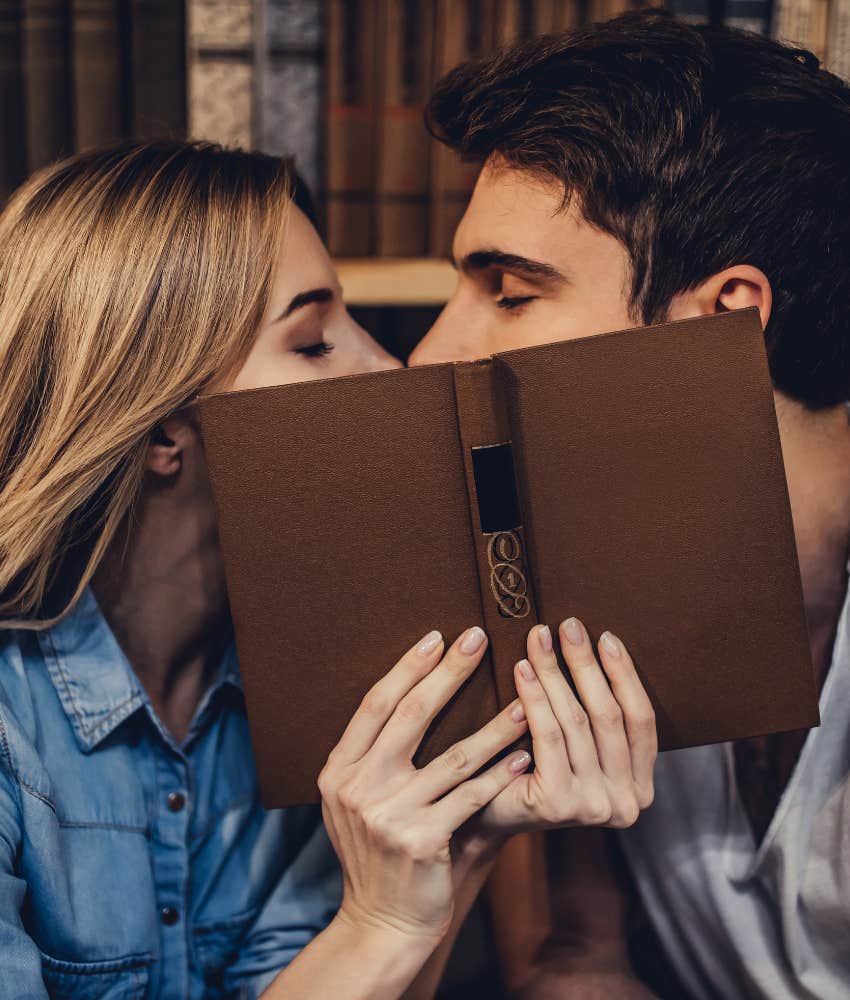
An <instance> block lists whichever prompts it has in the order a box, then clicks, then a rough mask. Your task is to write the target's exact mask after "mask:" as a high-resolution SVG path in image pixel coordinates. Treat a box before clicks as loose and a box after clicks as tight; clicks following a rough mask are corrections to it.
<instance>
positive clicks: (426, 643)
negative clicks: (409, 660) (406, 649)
mask: <svg viewBox="0 0 850 1000" xmlns="http://www.w3.org/2000/svg"><path fill="white" fill-rule="evenodd" d="M442 641H443V637H442V635H440V633H439V632H437V630H436V629H435V630H434V631H433V632H429V633H428V634H427V635H426V636H425V638H424V639H423V640H422V642H420V643H419V645H418V646H417V647H416V652H417V653H419V655H420V656H428V654H429V653H433V652H434V650H435V649H436V648H437V646H439V645H440V643H441V642H442Z"/></svg>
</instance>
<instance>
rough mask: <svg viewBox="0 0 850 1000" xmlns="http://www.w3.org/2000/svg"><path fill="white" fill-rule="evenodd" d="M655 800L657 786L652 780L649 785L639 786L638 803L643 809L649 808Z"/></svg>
mask: <svg viewBox="0 0 850 1000" xmlns="http://www.w3.org/2000/svg"><path fill="white" fill-rule="evenodd" d="M654 801H655V787H654V786H653V785H652V783H651V782H650V784H649V786H648V787H644V788H639V789H638V791H637V803H638V806H640V808H641V809H649V807H650V806H651V805H652V803H653V802H654Z"/></svg>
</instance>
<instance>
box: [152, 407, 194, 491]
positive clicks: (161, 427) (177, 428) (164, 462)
mask: <svg viewBox="0 0 850 1000" xmlns="http://www.w3.org/2000/svg"><path fill="white" fill-rule="evenodd" d="M190 433H191V429H190V426H189V423H188V422H187V421H186V420H183V419H181V418H180V417H178V416H172V417H167V418H166V419H165V420H163V421H161V422H160V423H158V424H157V425H156V427H154V429H153V430H152V431H151V436H150V444H149V445H148V457H147V468H148V470H149V471H150V472H153V473H155V474H156V475H158V476H173V475H174V474H175V472H179V471H180V468H181V465H182V456H183V449H184V448H185V447H186V445H187V444H188V438H187V435H188V434H190Z"/></svg>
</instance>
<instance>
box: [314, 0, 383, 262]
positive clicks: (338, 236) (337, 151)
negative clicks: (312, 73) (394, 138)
mask: <svg viewBox="0 0 850 1000" xmlns="http://www.w3.org/2000/svg"><path fill="white" fill-rule="evenodd" d="M326 17H327V31H328V42H327V48H326V52H327V62H326V74H327V117H326V123H327V124H326V130H327V134H326V150H327V153H326V164H325V166H326V184H325V200H326V207H325V211H326V219H327V232H328V249H329V250H330V252H331V254H333V255H334V256H335V257H363V256H368V255H369V254H371V253H372V252H373V250H374V246H375V235H374V212H373V208H374V194H375V192H374V186H375V169H374V165H375V148H376V141H375V132H376V126H375V120H376V111H375V104H376V79H375V46H376V44H377V33H376V31H375V25H376V20H377V0H328V5H327V11H326Z"/></svg>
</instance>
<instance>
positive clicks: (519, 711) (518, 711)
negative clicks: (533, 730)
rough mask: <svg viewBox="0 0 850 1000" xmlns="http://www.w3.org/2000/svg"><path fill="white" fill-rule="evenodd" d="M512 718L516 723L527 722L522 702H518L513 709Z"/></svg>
mask: <svg viewBox="0 0 850 1000" xmlns="http://www.w3.org/2000/svg"><path fill="white" fill-rule="evenodd" d="M511 718H512V719H513V720H514V722H525V709H524V708H523V707H522V702H521V701H518V702H517V703H516V705H514V707H513V708H512V709H511Z"/></svg>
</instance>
